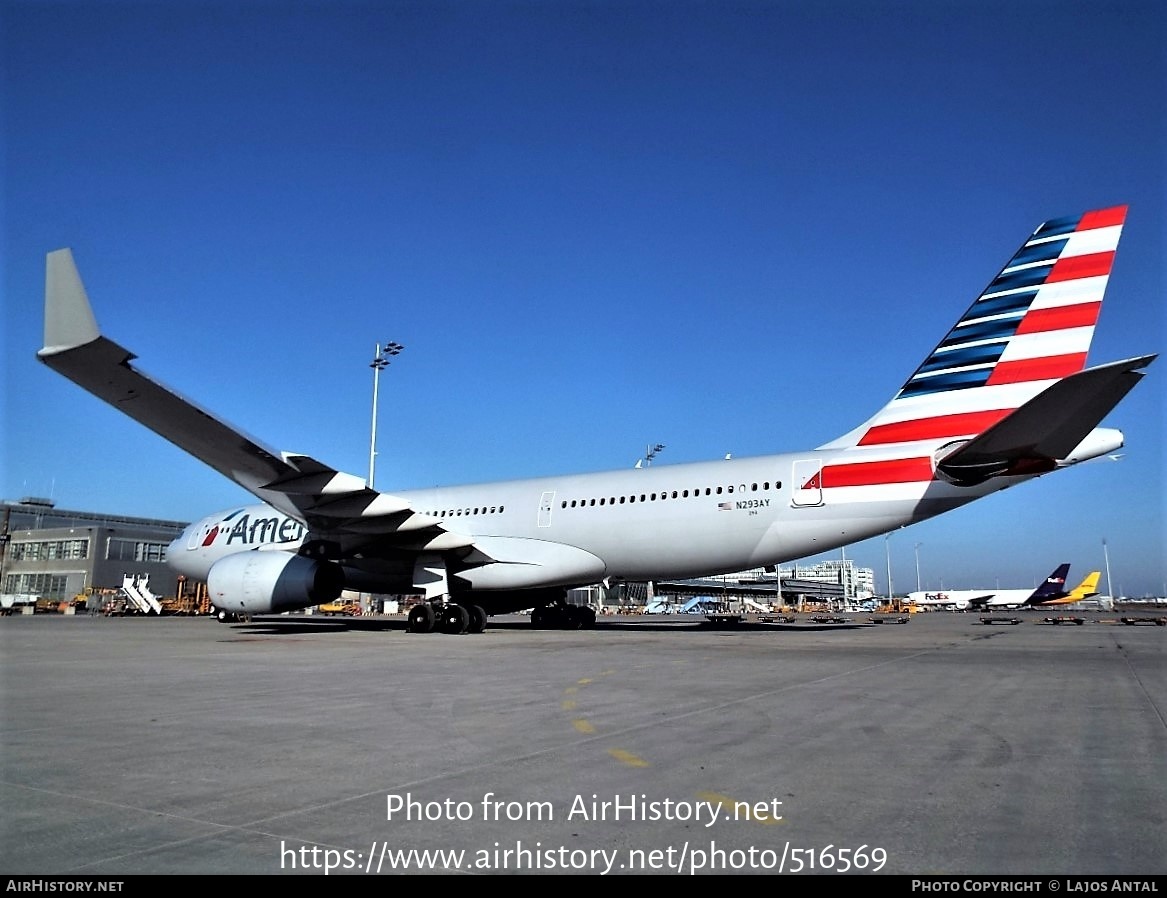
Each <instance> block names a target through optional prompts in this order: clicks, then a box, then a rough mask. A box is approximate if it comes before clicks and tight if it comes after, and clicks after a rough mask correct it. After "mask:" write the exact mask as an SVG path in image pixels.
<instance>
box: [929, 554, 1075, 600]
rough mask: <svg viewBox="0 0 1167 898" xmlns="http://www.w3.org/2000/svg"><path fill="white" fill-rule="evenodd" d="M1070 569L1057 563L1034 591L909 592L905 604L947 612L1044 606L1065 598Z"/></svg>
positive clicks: (945, 590)
mask: <svg viewBox="0 0 1167 898" xmlns="http://www.w3.org/2000/svg"><path fill="white" fill-rule="evenodd" d="M1069 573H1070V566H1069V565H1068V564H1060V565H1058V566H1057V568H1056V569H1055V570H1054V571H1053V573H1051V574H1050V575H1049V576H1048V577H1046V578H1045V580H1043V581H1042V582H1041V583H1040V584H1038V586H1037V588H1036V589H940V590H936V591H933V592H929V591H927V590H925V591H921V592H910V593H908V601H909V602H910V603H912V604H915V605H916V606H918V607H920V608H940V609H946V610H949V611H990V610H992V609H994V608H1026V607H1031V606H1037V605H1044V604H1046V603H1048V602H1052V601H1054V600H1056V599H1061V598H1063V597H1065V596H1066V591H1065V590H1066V577H1067V576H1069Z"/></svg>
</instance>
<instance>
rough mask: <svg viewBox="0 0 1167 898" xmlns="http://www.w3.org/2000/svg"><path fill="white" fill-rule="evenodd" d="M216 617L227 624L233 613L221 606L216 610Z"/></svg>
mask: <svg viewBox="0 0 1167 898" xmlns="http://www.w3.org/2000/svg"><path fill="white" fill-rule="evenodd" d="M215 617H216V618H218V620H219V623H221V624H225V623H227V622H228V621H230V620H231V613H230V612H229V611H227V609H225V608H220V609H219V610H218V611H216V612H215Z"/></svg>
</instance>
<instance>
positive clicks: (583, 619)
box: [531, 602, 596, 630]
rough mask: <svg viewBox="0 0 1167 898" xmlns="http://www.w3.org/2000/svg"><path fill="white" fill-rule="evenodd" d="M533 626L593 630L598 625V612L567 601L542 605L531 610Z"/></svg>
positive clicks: (541, 628) (538, 628) (536, 627)
mask: <svg viewBox="0 0 1167 898" xmlns="http://www.w3.org/2000/svg"><path fill="white" fill-rule="evenodd" d="M531 626H532V627H534V628H535V629H536V630H591V629H593V628H594V627H595V626H596V612H595V611H593V610H592V609H591V608H588V607H586V606H584V605H569V604H567V602H556V603H555V604H553V605H541V606H539V607H538V608H536V609H535V610H534V611H532V612H531Z"/></svg>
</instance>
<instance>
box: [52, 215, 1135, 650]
mask: <svg viewBox="0 0 1167 898" xmlns="http://www.w3.org/2000/svg"><path fill="white" fill-rule="evenodd" d="M1125 216H1126V207H1125V206H1117V207H1112V208H1107V209H1101V210H1097V211H1093V212H1087V213H1085V214H1084V215H1075V216H1071V217H1068V218H1059V219H1054V220H1051V221H1047V222H1045V223H1044V224H1042V225H1041V226H1040V227H1039V228H1038V229H1037V230H1036V231H1034V232H1033V234H1032V235H1031V236H1030V237H1029V238H1028V239H1027V240H1026V241H1025V242H1024V243H1023V245H1022V246H1021V248H1020V249H1019V250H1018V251H1017V252H1016V253H1015V254H1014V255H1013V256H1012V257H1011V258H1010V259H1009V261H1008V262H1007V263H1006V265H1005V267H1004V268H1003V269H1002V270H1001V272H1000V273H999V274H998V275H997V276H996V277H995V278H993V279H992V281H991V282H990V284H989V286H988V287H987V288H986V289H985V290H984V292H983V293H981V294H980V296H978V297H977V299H976V300H975V301H974V302H973V304H972V306H971V307H970V308H969V309H968V311H967V312H965V314H964V315H962V316H961V317H960V319H959V320H958V321H957V322H956V324H955V325H954V326H953V327H952V329H951V330H950V331H949V332H948V333H947V334H946V335H945V336H943V338H942V339H941V341H940V343H939V345H937V346H936V348H935V349H934V350H932V351H931V352H930V353H929V354H928V355H927V356H926V357H925V358H924V360H923V362H922V363H921V364H920V365H919V366H918V367H917V368H916V369H915V371H914V372H913V373H912V375H911V376H910V377H909V378H908V379H907V381H906V382H905V383H904V385H903V386H902V387H901V388H900V390H899V391H898V392H897V393H896V394H895V396H894V397H893V398H892V399H891V400H890V401H889V402H888V403H887V404H886V405H885V406H884V407H883V408H881V409H879V410H878V411H877V412H876V413H875V414H874V415H873V416H872V417H871V418H870V419H868V420H867V421H866V422H865V423H863V424H861V425H860V426H859V427H857V428H855V429H854V430H851V431H850V432H848V433H846V434H844V435H843V436H841V437H838V438H837V439H834V440H831V441H830V442H827V443H823V444H822V445H820V446H819V447H818V448H816V449H806V450H803V451H798V452H792V453H787V454H782V455H770V456H763V457H755V458H734V459H721V460H717V461H709V462H702V463H696V464H677V465H652V466H644V467H642V468H635V469H634V468H626V469H623V470H618V471H610V472H605V473H588V474H570V475H558V476H545V477H533V478H530V479H526V480H513V481H507V482H501V483H481V484H473V485H468V486H450V487H444V488H434V489H420V490H400V491H392V492H380V491H376V490H373V489H371V488H370V487H369V486H368V485H367V483H366V482H365V480H364V479H363V478H361V477H358V476H355V475H353V474H346V473H343V472H340V471H337V470H335V469H333V468H332V467H329V466H328V465H327V464H325V463H323V462H320V461H318V460H316V459H314V458H310V457H308V456H306V455H300V454H296V453H292V452H279V451H277V450H275V449H272V448H269V447H267V446H264V445H262V444H261V443H258V442H256V441H255V440H253V439H252V438H251V437H249V436H247V435H246V434H245V433H244V432H243V431H241V430H239V429H238V428H236V427H233V426H231V425H229V424H227V423H225V422H224V421H222V420H220V419H218V418H216V417H215V416H214V415H212V414H210V413H209V412H207V411H204V410H203V409H201V408H199V407H197V406H196V405H194V404H192V403H190V402H189V401H187V400H186V399H184V398H182V397H181V396H179V395H178V394H176V393H174V392H172V391H171V390H169V389H168V388H166V387H165V386H163V385H161V384H160V383H158V382H156V381H154V380H152V379H150V378H149V377H148V376H146V375H145V374H143V373H141V372H140V371H139V370H138V369H137V368H136V367H135V365H134V364H133V362H134V360H135V358H136V356H135V355H134V354H133V353H131V352H129V351H128V350H126V349H123V348H122V347H121V346H119V345H118V344H116V343H114V342H112V341H111V340H109V339H107V338H106V337H104V336H102V334H101V333H100V331H99V329H98V327H97V323H96V321H95V319H94V316H93V312H92V310H91V308H90V304H89V299H88V296H87V295H86V292H85V288H84V286H83V285H82V282H81V278H80V275H79V274H78V272H77V268H76V266H75V264H74V261H73V255H72V252H71V251H70V250H68V249H61V250H56V251H54V252H51V253H49V254H48V257H47V262H46V286H45V340H44V347H43V348H42V349H41V350H40V351H39V352H38V356H39V358H40V359H41V360H42V361H43V362H44V363H45V364H47V365H48V366H49V367H50V368H52V369H53V370H55V371H57V372H59V373H61V374H62V375H64V376H65V377H67V378H69V379H70V380H72V381H74V382H75V383H77V384H78V385H80V386H81V387H83V388H84V389H86V390H88V391H89V392H91V393H93V394H94V395H95V396H97V397H98V398H100V399H102V400H104V401H106V402H108V403H110V404H111V405H113V406H114V407H115V408H118V409H120V410H121V411H123V412H124V413H125V414H127V415H129V416H130V417H132V418H134V419H135V420H137V421H139V422H140V423H142V424H144V425H145V426H146V427H148V428H150V429H152V430H154V431H155V432H156V433H158V434H160V435H161V436H163V437H165V438H166V439H168V440H170V441H171V442H173V443H175V444H176V445H178V446H179V447H181V448H182V449H184V450H186V451H187V452H189V453H191V454H192V455H194V456H195V457H196V458H199V459H201V460H202V461H204V462H205V463H207V464H208V465H210V466H211V467H213V468H214V469H215V470H217V471H219V472H220V473H222V474H224V475H225V476H227V477H229V478H230V479H232V480H233V481H235V482H236V483H238V484H239V485H240V486H242V487H243V488H244V489H246V490H248V491H249V492H251V493H252V494H253V495H254V496H256V497H257V498H258V499H259V500H260V501H261V503H262V504H258V505H248V506H244V505H240V506H239V507H236V508H232V509H228V510H226V511H224V512H220V513H216V514H213V515H210V516H208V517H206V518H204V519H202V520H200V521H197V522H195V523H194V524H192V525H191V526H190V527H189V528H188V529H187V531H186V532H185V534H184V535H183V536H182V537H181V538H180V539H179V540H177V541H176V542H175V543H174V544H173V545H172V546H171V547H170V551H169V555H168V561H169V562H170V563H171V565H172V566H173V567H174V568H175V569H177V570H178V571H180V572H182V573H184V574H185V575H186V576H188V577H190V578H193V579H197V580H205V581H206V582H207V584H208V587H209V590H210V593H211V597H212V601H213V602H214V603H215V605H216V606H217V607H219V608H220V609H223V611H224V613H225V614H231V615H235V616H239V617H246V616H248V615H253V614H258V613H271V612H283V611H289V610H293V609H298V608H305V607H309V606H312V605H316V604H320V603H323V602H328V601H330V600H332V599H335V598H336V597H337V596H338V595H339V593H340V592H341V590H342V589H345V588H350V589H355V590H361V591H367V592H379V593H390V594H392V593H417V594H423V595H424V596H425V600H426V601H425V602H424V603H422V604H419V605H418V606H417V607H415V608H414V609H413V610H412V611H411V613H410V618H409V626H410V628H411V630H414V631H421V632H425V631H431V630H434V629H438V630H441V631H443V632H449V633H463V632H467V631H471V632H478V631H481V630H482V629H484V628H485V626H486V622H487V617H488V615H491V614H497V613H503V612H507V611H513V610H518V609H523V608H533V609H534V612H533V614H532V622H533V623H534V624H535V625H536V626H569V627H580V626H588V625H590V624H592V623H594V620H595V618H594V615H592V614H590V613H589V612H588V611H587V609H580V608H576V607H574V606H569V605H568V604H567V603H566V601H565V593H566V590H567V589H568V588H570V587H574V586H580V585H588V584H593V583H600V582H602V583H606V584H612V583H617V582H620V581H643V580H661V579H675V578H691V577H701V576H709V575H715V574H720V573H732V572H734V571H740V570H746V569H751V568H756V567H762V566H765V565H776V564H779V563H781V562H786V561H791V560H794V559H798V558H803V557H806V556H808V555H814V554H818V553H820V552H824V551H827V550H829V549H832V548H836V547H838V546H842V545H846V544H848V543H853V542H857V541H859V540H863V539H867V538H869V537H872V536H876V535H878V534H883V533H888V532H890V531H892V530H895V529H897V528H899V527H903V526H905V525H907V524H912V523H914V522H916V521H921V520H924V519H926V518H930V517H932V516H934V515H938V514H940V513H942V512H946V511H950V510H952V509H955V508H957V507H959V506H962V505H965V504H966V503H968V502H971V501H973V500H974V499H979V498H981V497H982V496H986V495H988V494H990V493H994V492H997V491H998V490H1002V489H1005V488H1007V487H1010V486H1013V485H1015V484H1018V483H1021V482H1023V481H1026V480H1030V479H1033V478H1035V477H1038V476H1040V475H1042V474H1045V473H1048V472H1050V471H1053V470H1056V469H1059V468H1065V467H1069V466H1071V465H1074V464H1076V463H1078V462H1082V461H1086V460H1088V459H1093V458H1098V457H1100V456H1105V455H1107V454H1109V453H1112V452H1114V451H1115V450H1117V449H1118V448H1119V447H1121V446H1122V444H1123V436H1122V433H1121V432H1120V431H1118V430H1113V429H1109V428H1101V427H1099V426H1098V425H1099V424H1100V422H1101V421H1102V419H1103V418H1104V417H1105V416H1106V415H1107V414H1108V413H1109V412H1110V411H1111V409H1113V408H1114V407H1115V406H1116V405H1117V404H1118V402H1119V401H1120V400H1121V399H1122V397H1123V396H1125V395H1126V393H1127V392H1128V391H1129V390H1130V389H1132V388H1133V387H1134V385H1135V384H1136V383H1137V382H1138V381H1139V380H1140V379H1141V378H1142V377H1143V376H1144V375H1143V371H1142V369H1144V368H1145V367H1146V366H1147V365H1149V364H1150V363H1151V362H1152V361H1153V360H1154V358H1155V356H1154V355H1144V356H1139V357H1136V358H1131V359H1127V360H1125V361H1119V362H1112V363H1109V364H1104V365H1100V366H1097V367H1092V368H1086V367H1085V363H1086V354H1087V350H1088V349H1089V346H1090V342H1091V339H1092V337H1093V334H1094V326H1095V323H1096V321H1097V319H1098V312H1099V308H1100V306H1101V302H1102V297H1103V293H1104V291H1105V289H1106V285H1107V282H1108V280H1109V276H1110V273H1111V264H1112V261H1113V259H1114V254H1115V250H1116V248H1117V245H1118V240H1119V236H1120V233H1121V230H1122V226H1123V222H1124V220H1125Z"/></svg>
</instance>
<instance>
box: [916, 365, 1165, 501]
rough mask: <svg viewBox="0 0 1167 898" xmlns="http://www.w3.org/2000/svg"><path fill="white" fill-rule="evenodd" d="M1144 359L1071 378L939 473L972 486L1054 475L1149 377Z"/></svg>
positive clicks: (945, 461)
mask: <svg viewBox="0 0 1167 898" xmlns="http://www.w3.org/2000/svg"><path fill="white" fill-rule="evenodd" d="M1154 360H1155V356H1154V355H1146V356H1141V357H1139V358H1136V359H1127V360H1126V361H1121V362H1112V363H1110V364H1108V365H1099V366H1098V367H1097V368H1088V369H1086V370H1085V371H1079V372H1078V373H1077V374H1071V375H1070V376H1069V377H1065V378H1063V379H1061V380H1059V381H1057V382H1056V383H1054V384H1053V385H1052V386H1050V387H1047V388H1046V389H1045V390H1043V391H1042V392H1041V393H1039V394H1038V395H1037V396H1035V397H1034V398H1033V399H1030V400H1029V401H1028V402H1026V403H1025V404H1024V405H1022V406H1021V407H1020V408H1018V409H1017V410H1016V411H1014V412H1011V413H1010V414H1009V415H1007V416H1006V417H1004V418H1002V419H1001V420H1000V421H998V422H997V423H996V424H994V425H993V426H992V427H990V428H989V429H988V430H985V431H984V432H982V433H981V434H979V435H978V436H976V437H974V438H973V439H971V440H969V441H968V442H967V443H964V444H963V445H961V446H960V447H959V448H958V449H956V450H955V451H953V452H952V453H950V454H949V455H947V456H945V457H944V458H942V459H940V461H939V462H938V463H937V465H936V469H937V472H938V473H940V474H941V475H942V476H944V477H946V478H948V479H949V480H951V481H952V482H953V483H957V484H960V485H962V486H971V485H974V484H977V483H983V482H984V481H985V480H987V479H989V478H990V477H996V476H1002V475H1011V474H1034V473H1041V470H1042V469H1043V468H1044V470H1052V469H1053V468H1054V467H1056V463H1057V462H1058V461H1059V460H1061V459H1065V458H1067V457H1068V456H1069V455H1070V453H1072V452H1073V451H1074V449H1075V448H1076V447H1077V446H1078V445H1079V444H1080V443H1081V442H1082V441H1083V440H1084V439H1086V437H1087V436H1088V435H1089V434H1090V432H1091V431H1092V430H1094V428H1095V427H1097V426H1098V424H1099V422H1100V421H1102V419H1103V418H1105V417H1106V416H1107V415H1108V414H1109V413H1110V411H1111V409H1113V408H1114V407H1115V406H1116V405H1118V403H1119V401H1120V400H1121V399H1122V398H1123V397H1124V396H1125V395H1126V394H1127V393H1128V392H1129V391H1130V390H1131V388H1132V387H1134V385H1135V384H1136V383H1138V382H1139V381H1140V380H1141V379H1142V378H1143V372H1142V371H1140V370H1139V369H1141V368H1145V367H1147V365H1149V364H1150V363H1151V362H1153V361H1154Z"/></svg>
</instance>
